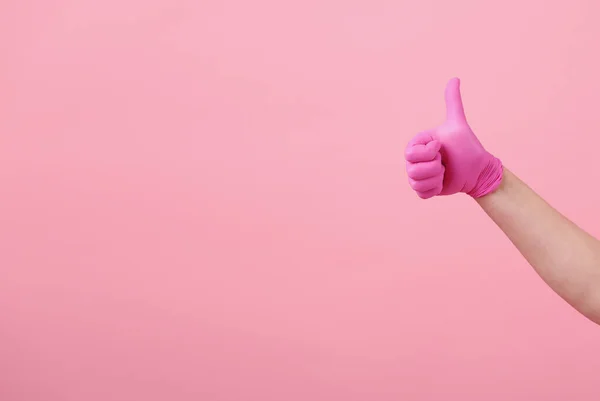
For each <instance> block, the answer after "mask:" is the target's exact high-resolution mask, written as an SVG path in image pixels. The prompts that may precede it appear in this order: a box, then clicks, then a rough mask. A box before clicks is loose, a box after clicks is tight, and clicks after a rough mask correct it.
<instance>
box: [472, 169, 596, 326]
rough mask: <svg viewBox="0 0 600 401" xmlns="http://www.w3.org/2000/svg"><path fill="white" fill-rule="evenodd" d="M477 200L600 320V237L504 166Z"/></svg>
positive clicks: (549, 277) (558, 287) (538, 266)
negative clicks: (492, 188)
mask: <svg viewBox="0 0 600 401" xmlns="http://www.w3.org/2000/svg"><path fill="white" fill-rule="evenodd" d="M477 203H478V204H479V205H480V206H481V208H482V209H483V210H484V211H485V212H486V213H487V214H488V216H490V218H491V219H492V220H493V221H494V222H495V223H496V224H497V225H498V227H500V229H501V230H502V231H503V232H504V233H505V234H506V236H507V237H508V238H509V239H510V240H511V241H512V243H513V244H514V245H515V246H516V247H517V249H518V250H519V251H520V252H521V254H522V255H523V256H524V257H525V259H527V261H528V262H529V263H530V264H531V266H532V267H533V268H534V269H535V271H536V272H537V273H538V274H539V275H540V277H541V278H542V279H543V280H544V281H545V282H546V283H547V284H548V285H549V286H550V287H551V288H552V289H553V290H554V291H555V292H556V293H557V294H558V295H560V296H561V297H562V298H563V299H564V300H565V301H567V302H568V303H569V304H570V305H571V306H573V307H574V308H575V309H577V310H578V311H579V312H581V313H582V314H583V315H585V316H586V317H587V318H589V319H590V320H592V321H593V322H595V323H597V324H600V241H598V240H597V239H595V238H594V237H592V236H591V235H589V234H588V233H586V232H585V231H583V230H582V229H581V228H579V227H578V226H577V225H575V224H574V223H573V222H571V221H570V220H569V219H567V218H566V217H565V216H563V215H562V214H560V213H559V212H558V211H557V210H555V209H554V208H553V207H552V206H550V205H549V204H548V203H547V202H546V201H544V200H543V199H542V198H541V197H540V196H539V195H537V194H536V193H535V192H534V191H533V190H532V189H531V188H529V187H528V186H527V185H526V184H525V183H524V182H523V181H521V180H520V179H519V178H518V177H517V176H516V175H514V174H513V173H511V172H510V171H509V170H507V169H504V177H503V179H502V183H501V184H500V186H499V187H498V189H497V190H496V191H494V192H492V193H491V194H488V195H486V196H483V197H481V198H478V199H477Z"/></svg>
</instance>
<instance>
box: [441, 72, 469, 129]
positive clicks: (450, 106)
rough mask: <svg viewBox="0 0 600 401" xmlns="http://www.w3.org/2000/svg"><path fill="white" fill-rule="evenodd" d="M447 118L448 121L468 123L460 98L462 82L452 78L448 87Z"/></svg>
mask: <svg viewBox="0 0 600 401" xmlns="http://www.w3.org/2000/svg"><path fill="white" fill-rule="evenodd" d="M446 118H447V120H448V121H454V122H466V121H467V118H466V117H465V110H464V108H463V103H462V98H461V96H460V80H459V79H458V78H452V79H451V80H450V81H448V84H447V85H446Z"/></svg>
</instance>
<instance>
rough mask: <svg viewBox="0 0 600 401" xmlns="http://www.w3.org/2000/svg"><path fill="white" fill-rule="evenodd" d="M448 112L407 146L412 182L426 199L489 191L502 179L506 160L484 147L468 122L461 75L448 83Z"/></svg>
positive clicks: (484, 193) (408, 170)
mask: <svg viewBox="0 0 600 401" xmlns="http://www.w3.org/2000/svg"><path fill="white" fill-rule="evenodd" d="M446 112H447V117H446V122H445V123H444V124H442V125H441V126H439V127H437V128H434V129H432V130H428V131H424V132H421V133H419V134H417V136H415V137H414V138H413V139H412V140H411V141H410V142H409V143H408V146H407V147H406V152H405V157H406V171H407V173H408V177H409V178H408V179H409V183H410V186H411V187H412V189H413V190H415V192H416V193H417V195H419V197H421V198H423V199H427V198H431V197H433V196H437V195H452V194H455V193H458V192H464V193H466V194H468V195H470V196H472V197H473V198H479V197H481V196H484V195H487V194H489V193H490V192H492V191H494V190H495V189H496V188H498V186H499V185H500V182H501V181H502V172H503V168H502V162H501V161H500V160H499V159H497V158H495V157H494V156H492V155H491V154H490V153H489V152H488V151H486V150H485V149H484V148H483V146H482V145H481V142H479V140H478V139H477V137H476V136H475V134H474V133H473V131H472V130H471V128H470V127H469V124H467V119H466V117H465V112H464V109H463V104H462V99H461V96H460V81H459V80H458V78H454V79H451V80H450V82H448V85H447V86H446Z"/></svg>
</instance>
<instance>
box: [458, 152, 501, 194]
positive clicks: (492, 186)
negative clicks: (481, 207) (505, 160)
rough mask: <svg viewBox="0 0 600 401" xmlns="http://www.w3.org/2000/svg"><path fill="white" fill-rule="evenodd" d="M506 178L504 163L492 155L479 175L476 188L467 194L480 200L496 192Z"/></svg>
mask: <svg viewBox="0 0 600 401" xmlns="http://www.w3.org/2000/svg"><path fill="white" fill-rule="evenodd" d="M503 177H504V166H503V165H502V161H501V160H500V159H498V158H496V157H494V156H492V155H490V159H489V161H488V163H487V165H486V166H485V167H484V169H483V170H482V171H481V173H480V174H479V178H478V179H477V183H476V184H475V187H474V188H473V189H472V190H471V191H469V192H468V193H467V194H468V195H470V196H471V197H473V198H474V199H478V198H481V197H484V196H486V195H489V194H491V193H492V192H495V191H496V190H497V189H498V188H499V187H500V184H501V183H502V179H503Z"/></svg>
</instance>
